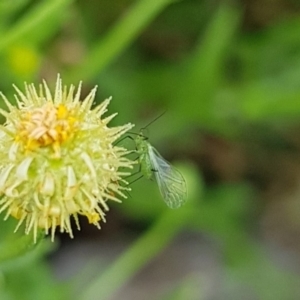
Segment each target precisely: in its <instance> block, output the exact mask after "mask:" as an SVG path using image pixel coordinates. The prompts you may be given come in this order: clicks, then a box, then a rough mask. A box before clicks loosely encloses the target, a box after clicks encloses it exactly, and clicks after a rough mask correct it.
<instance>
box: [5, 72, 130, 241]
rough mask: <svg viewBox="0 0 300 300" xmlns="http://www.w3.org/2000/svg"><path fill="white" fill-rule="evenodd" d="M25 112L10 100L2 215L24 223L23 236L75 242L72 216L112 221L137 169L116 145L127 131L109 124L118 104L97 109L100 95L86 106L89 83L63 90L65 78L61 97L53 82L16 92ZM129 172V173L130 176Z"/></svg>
mask: <svg viewBox="0 0 300 300" xmlns="http://www.w3.org/2000/svg"><path fill="white" fill-rule="evenodd" d="M14 88H15V90H16V92H17V95H16V96H15V97H16V101H17V106H13V105H12V104H11V103H10V102H9V101H8V100H7V99H6V97H5V96H4V95H3V94H1V95H2V97H3V99H4V101H5V103H6V105H7V107H8V111H5V110H2V109H0V113H1V114H2V115H3V116H4V117H5V118H6V122H5V124H4V125H1V126H0V196H1V198H0V212H4V211H5V212H6V214H5V219H7V218H8V217H9V216H13V217H14V218H16V219H18V220H19V222H18V225H17V227H16V230H17V229H18V228H19V227H20V225H21V224H22V223H24V224H25V233H26V234H29V233H33V238H34V240H36V236H37V232H38V231H39V229H42V230H44V231H45V233H46V234H48V233H49V232H50V233H51V237H52V240H53V239H54V233H55V229H56V227H57V226H59V227H60V231H61V232H64V231H66V232H68V233H69V235H70V236H71V237H73V233H72V228H71V217H73V218H74V220H75V223H76V225H77V227H78V229H79V221H78V215H83V216H85V217H87V219H88V221H89V222H90V223H92V224H94V225H96V226H97V227H100V225H99V222H100V221H101V220H102V221H105V211H107V210H108V205H107V200H115V201H120V200H119V198H120V197H125V195H124V193H123V192H122V190H124V189H127V188H126V187H125V186H124V184H125V185H126V181H125V180H124V177H125V176H128V175H129V174H130V172H128V171H129V169H130V168H132V164H133V162H132V161H131V160H129V159H128V158H126V155H127V154H128V153H129V151H127V150H126V149H125V148H123V147H119V146H116V145H114V142H115V141H116V140H117V139H118V138H120V136H122V135H123V134H124V133H125V132H126V131H127V130H129V129H131V128H132V127H133V125H132V124H126V125H123V126H118V127H108V126H107V124H108V123H109V122H110V121H111V120H112V119H113V117H115V116H116V114H113V115H111V116H109V117H106V118H103V115H104V114H105V112H106V111H107V106H108V104H109V102H110V100H111V98H109V99H106V100H105V101H103V102H102V103H101V104H100V105H98V106H96V107H95V108H92V105H93V102H94V98H95V93H96V88H94V89H93V90H92V91H91V92H90V94H89V95H88V96H87V97H86V98H85V99H84V100H82V101H81V100H80V91H81V83H80V84H79V87H78V89H77V91H76V93H75V87H74V86H73V85H71V86H70V88H69V89H67V88H66V87H64V88H63V87H62V82H61V79H60V77H59V76H58V78H57V82H56V86H55V92H54V95H52V93H51V92H50V90H49V88H48V86H47V84H46V82H45V81H44V82H43V84H42V85H40V87H39V90H38V91H37V90H36V88H35V87H34V85H33V84H31V85H27V84H25V92H24V93H23V92H21V91H20V90H19V89H18V88H17V87H15V86H14ZM128 168H129V169H128Z"/></svg>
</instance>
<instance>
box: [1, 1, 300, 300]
mask: <svg viewBox="0 0 300 300" xmlns="http://www.w3.org/2000/svg"><path fill="white" fill-rule="evenodd" d="M299 31H300V3H299V2H298V1H295V0H261V1H257V0H255V1H250V0H244V1H242V0H240V1H238V0H236V1H207V0H206V1H204V0H203V1H202V0H181V1H171V0H135V1H132V0H115V1H109V0H102V1H99V0H98V1H96V0H78V1H72V0H48V1H46V0H44V1H41V0H14V1H11V0H1V1H0V68H1V81H0V90H1V91H2V92H3V93H4V94H5V95H7V97H8V98H9V99H11V101H12V102H13V101H14V100H13V99H14V98H13V89H12V83H14V84H16V85H18V86H19V87H22V86H23V82H24V81H26V82H28V83H31V82H34V83H36V84H38V83H39V82H40V81H41V79H46V80H47V82H48V83H49V84H50V85H51V86H52V87H53V86H54V83H55V79H56V76H57V73H60V74H61V76H62V79H63V82H64V83H65V84H71V83H72V84H75V85H77V84H78V82H79V81H80V80H82V81H83V85H84V89H83V94H84V95H86V94H87V93H88V92H89V90H90V89H91V88H92V87H93V86H94V85H98V93H97V102H101V101H102V100H103V99H105V98H107V97H109V96H111V95H112V96H113V101H112V104H111V105H110V108H109V109H110V113H113V112H118V117H117V118H116V119H115V120H114V123H113V125H121V124H124V123H127V122H133V123H135V124H136V127H135V130H136V132H138V130H139V129H140V128H141V127H143V126H145V125H147V124H148V123H149V122H151V120H153V119H155V118H156V117H157V116H158V115H159V114H161V113H162V112H164V111H166V113H165V114H164V115H163V116H162V117H161V118H160V119H158V120H157V121H156V122H154V123H153V124H151V126H149V128H148V132H149V141H150V142H151V144H152V145H154V146H155V147H156V148H157V149H158V150H159V152H160V153H161V154H162V155H163V156H164V157H165V158H166V159H167V160H169V161H171V162H172V164H174V165H175V166H176V168H178V170H180V172H181V173H182V174H183V175H184V177H185V179H186V181H187V185H188V191H189V193H188V194H189V196H188V202H187V204H186V205H185V206H184V207H182V208H181V209H179V210H174V211H173V210H169V209H168V208H167V207H166V206H165V204H164V203H163V201H162V200H161V197H160V195H159V192H158V190H157V185H156V184H155V182H151V181H148V180H146V179H140V180H139V181H137V182H135V183H133V184H132V186H131V188H132V192H131V194H130V197H129V198H128V199H126V200H124V201H123V203H122V204H111V210H110V212H109V213H108V215H107V223H106V224H103V226H102V230H101V231H98V230H96V229H95V228H93V227H91V226H89V225H88V224H85V221H84V220H82V222H81V223H82V227H83V228H82V230H81V231H80V232H76V233H75V239H74V240H70V239H69V237H68V236H65V235H61V236H57V242H56V243H55V244H54V245H53V244H51V243H50V242H48V241H45V243H42V244H41V245H39V246H38V247H36V248H34V249H32V250H30V251H28V252H27V253H26V254H25V255H22V256H19V255H18V253H16V255H15V258H14V259H10V260H5V259H3V258H2V259H1V257H2V256H3V257H5V255H4V254H3V253H5V252H6V251H13V252H14V250H15V249H16V248H17V247H18V241H19V239H20V236H21V235H22V233H20V232H19V233H18V235H17V234H12V231H13V228H14V227H13V226H14V221H13V220H9V221H6V222H2V221H1V226H2V230H1V231H0V299H4V300H6V299H7V300H10V299H13V300H14V299H25V300H27V299H42V300H43V299H71V298H72V299H100V300H102V299H125V300H126V299H143V300H147V299H149V300H150V299H176V300H177V299H195V300H200V299H205V300H206V299H209V300H211V299H214V300H223V299H251V300H252V299H272V300H273V299H279V300H282V299H299V298H300V277H299V275H300V242H299V241H300V239H299V237H300V221H299V220H300V218H299V215H300V184H299V183H300V135H299V133H298V130H299V129H300V122H299V120H300V34H299ZM1 105H2V103H1ZM2 106H3V105H2ZM3 107H4V106H3ZM1 252H2V254H1Z"/></svg>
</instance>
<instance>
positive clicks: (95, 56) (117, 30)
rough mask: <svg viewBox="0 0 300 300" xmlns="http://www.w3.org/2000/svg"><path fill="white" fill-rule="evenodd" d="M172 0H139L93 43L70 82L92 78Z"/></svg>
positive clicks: (74, 71) (71, 75)
mask: <svg viewBox="0 0 300 300" xmlns="http://www.w3.org/2000/svg"><path fill="white" fill-rule="evenodd" d="M171 2H173V0H141V1H137V3H136V4H135V5H134V6H133V7H132V8H131V9H130V10H129V11H128V13H127V14H126V15H124V17H123V18H122V19H121V20H120V21H119V22H118V23H117V24H116V25H115V26H114V27H113V28H112V29H111V30H110V31H109V33H108V34H107V35H106V36H105V37H104V38H103V39H101V40H100V42H99V43H97V44H96V45H94V47H93V48H92V49H91V51H90V52H89V53H87V54H86V58H85V60H84V61H83V62H82V64H81V65H79V66H78V67H77V68H76V69H75V70H73V71H72V73H71V74H70V76H68V77H69V81H70V82H77V81H78V80H81V79H84V80H85V81H88V80H90V79H91V78H93V77H94V76H95V75H96V74H97V73H99V72H101V71H102V70H103V69H104V68H105V67H106V66H107V65H108V64H109V63H111V62H112V61H113V59H115V58H116V57H117V56H118V55H119V54H120V53H121V52H122V51H124V49H125V48H126V47H127V46H128V45H129V44H130V43H131V42H132V41H133V40H134V39H135V38H136V37H137V36H138V35H139V34H140V33H141V32H142V31H143V29H144V28H145V27H146V26H147V25H148V24H149V23H150V22H151V21H152V20H153V19H154V18H155V17H156V16H157V15H158V14H159V13H160V12H161V11H162V10H163V9H164V8H165V7H166V6H167V5H168V4H170V3H171Z"/></svg>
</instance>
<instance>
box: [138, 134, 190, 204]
mask: <svg viewBox="0 0 300 300" xmlns="http://www.w3.org/2000/svg"><path fill="white" fill-rule="evenodd" d="M135 143H136V148H137V153H138V154H139V163H140V166H141V172H142V174H143V175H144V176H145V177H146V178H148V179H151V178H152V177H153V174H154V177H155V179H156V182H157V184H158V188H159V191H160V193H161V195H162V197H163V199H164V201H165V203H166V204H167V205H168V206H169V207H170V208H178V207H180V206H181V205H182V204H184V203H185V201H186V197H187V188H186V183H185V180H184V178H183V176H182V175H181V174H180V173H179V172H178V171H177V170H176V169H175V168H174V167H172V165H171V164H170V163H169V162H167V161H166V160H165V159H164V158H163V157H162V156H161V155H160V154H159V153H158V152H157V150H156V149H155V148H154V147H153V146H151V144H150V143H149V142H147V138H146V137H145V136H144V135H143V134H142V132H140V133H139V134H138V135H137V137H136V138H135Z"/></svg>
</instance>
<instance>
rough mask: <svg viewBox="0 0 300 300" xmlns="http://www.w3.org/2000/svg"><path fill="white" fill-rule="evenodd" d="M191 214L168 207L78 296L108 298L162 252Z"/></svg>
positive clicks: (85, 299) (184, 210) (87, 299)
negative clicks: (167, 209) (168, 208)
mask: <svg viewBox="0 0 300 300" xmlns="http://www.w3.org/2000/svg"><path fill="white" fill-rule="evenodd" d="M189 219H190V213H189V211H188V210H186V209H184V208H181V209H180V210H177V211H174V210H169V211H167V212H166V213H165V214H163V215H162V216H161V218H160V219H159V220H158V221H157V222H156V223H155V224H154V225H153V226H152V227H151V228H150V229H149V230H148V231H147V232H146V233H145V234H144V235H143V236H142V237H141V238H139V239H138V240H137V241H136V242H135V243H134V244H133V245H132V246H131V247H130V248H129V249H128V250H127V251H126V252H125V253H124V254H123V255H121V257H120V258H118V259H117V260H116V261H115V263H113V264H112V265H111V266H110V267H109V269H108V270H107V271H105V272H104V273H103V275H101V276H100V277H98V278H97V279H95V280H94V282H92V283H91V284H90V285H89V286H88V287H87V288H86V289H85V291H84V292H83V294H82V295H81V297H80V298H79V299H82V300H83V299H84V300H94V299H100V298H101V299H102V300H104V299H109V298H110V297H111V296H112V295H113V294H114V293H115V292H117V291H118V289H119V288H120V287H121V286H123V285H124V284H125V283H126V282H127V281H129V280H130V278H132V277H133V275H134V274H135V273H136V272H137V271H139V270H140V269H141V268H142V267H143V266H144V265H145V264H146V263H147V262H149V261H150V260H151V259H152V258H153V257H155V256H156V255H157V254H158V253H159V252H160V251H162V250H163V249H164V248H165V247H166V246H167V245H168V244H169V243H170V242H171V241H172V239H173V238H174V237H175V236H176V235H177V234H178V232H180V230H181V229H182V228H184V227H185V225H186V224H187V223H188V222H189Z"/></svg>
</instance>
